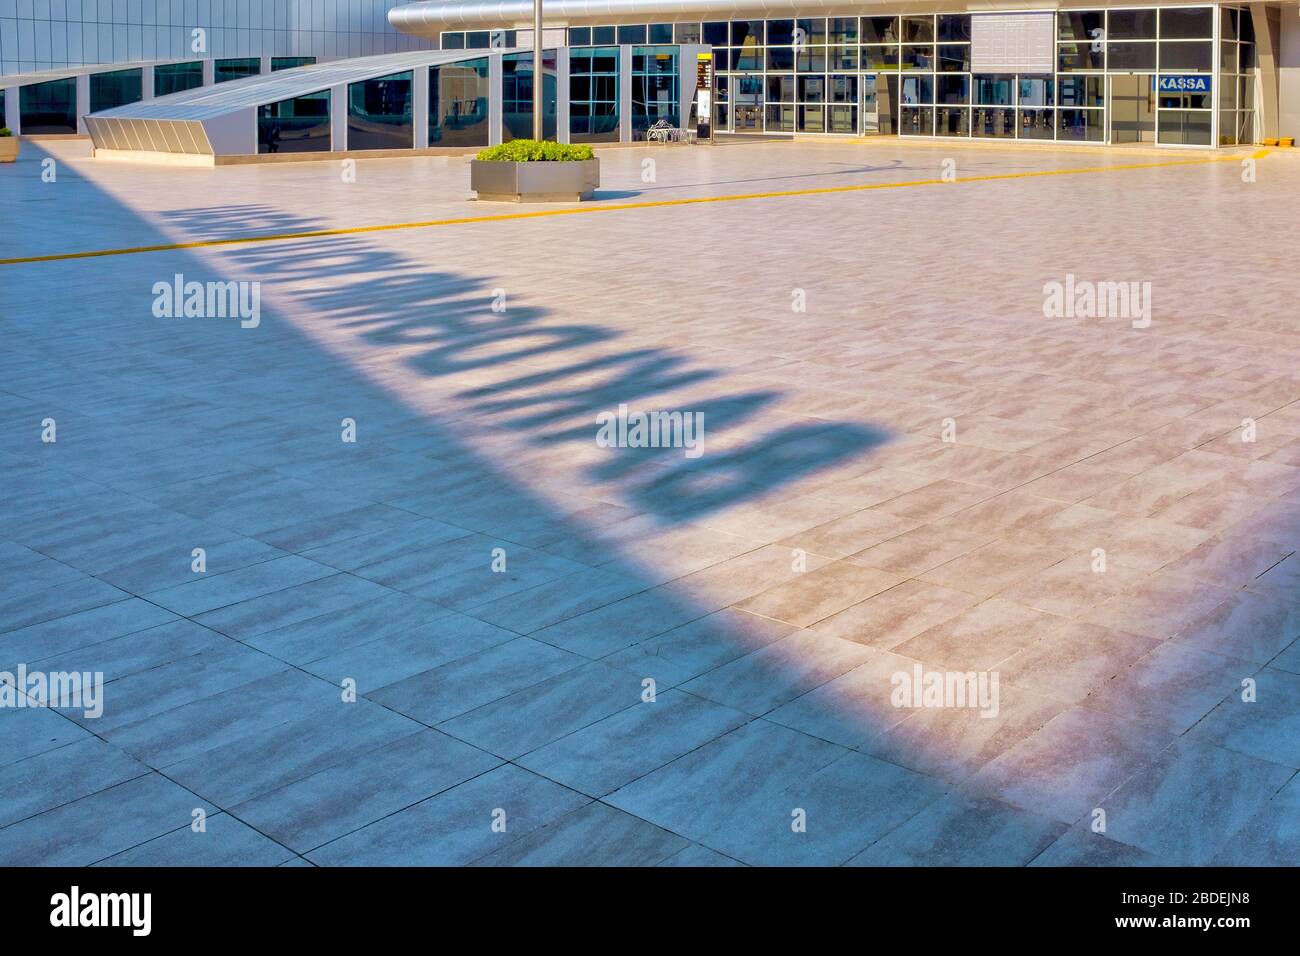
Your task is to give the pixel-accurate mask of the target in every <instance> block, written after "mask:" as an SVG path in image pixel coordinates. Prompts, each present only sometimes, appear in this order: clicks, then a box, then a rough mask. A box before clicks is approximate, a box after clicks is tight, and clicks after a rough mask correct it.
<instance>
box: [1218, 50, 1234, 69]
mask: <svg viewBox="0 0 1300 956" xmlns="http://www.w3.org/2000/svg"><path fill="white" fill-rule="evenodd" d="M1219 71H1220V72H1221V73H1236V72H1237V44H1235V43H1220V44H1219Z"/></svg>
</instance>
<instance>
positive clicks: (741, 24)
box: [731, 20, 763, 46]
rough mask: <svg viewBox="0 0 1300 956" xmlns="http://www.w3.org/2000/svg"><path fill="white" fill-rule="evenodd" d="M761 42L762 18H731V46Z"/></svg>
mask: <svg viewBox="0 0 1300 956" xmlns="http://www.w3.org/2000/svg"><path fill="white" fill-rule="evenodd" d="M762 42H763V21H762V20H732V21H731V45H732V46H759V45H761V44H762Z"/></svg>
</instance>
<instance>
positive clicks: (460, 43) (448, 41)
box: [442, 33, 465, 50]
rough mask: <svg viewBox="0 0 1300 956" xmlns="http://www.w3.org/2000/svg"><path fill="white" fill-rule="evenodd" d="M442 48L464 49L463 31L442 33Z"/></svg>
mask: <svg viewBox="0 0 1300 956" xmlns="http://www.w3.org/2000/svg"><path fill="white" fill-rule="evenodd" d="M442 48H443V49H444V50H463V49H465V34H463V33H444V34H443V35H442Z"/></svg>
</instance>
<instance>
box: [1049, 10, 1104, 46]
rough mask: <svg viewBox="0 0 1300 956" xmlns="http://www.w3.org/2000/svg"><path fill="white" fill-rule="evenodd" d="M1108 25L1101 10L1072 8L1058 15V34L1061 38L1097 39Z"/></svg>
mask: <svg viewBox="0 0 1300 956" xmlns="http://www.w3.org/2000/svg"><path fill="white" fill-rule="evenodd" d="M1105 27H1106V14H1105V12H1104V11H1101V10H1070V11H1062V12H1060V13H1058V14H1057V15H1056V36H1057V39H1060V40H1076V41H1078V42H1083V41H1084V40H1095V39H1097V38H1098V37H1099V36H1101V31H1102V30H1104V29H1105Z"/></svg>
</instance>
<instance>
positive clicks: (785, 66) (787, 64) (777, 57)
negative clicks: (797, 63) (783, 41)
mask: <svg viewBox="0 0 1300 956" xmlns="http://www.w3.org/2000/svg"><path fill="white" fill-rule="evenodd" d="M823 59H824V58H823ZM767 68H768V69H769V70H793V69H794V47H792V46H770V47H768V48H767ZM823 69H825V67H824V66H823Z"/></svg>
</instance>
